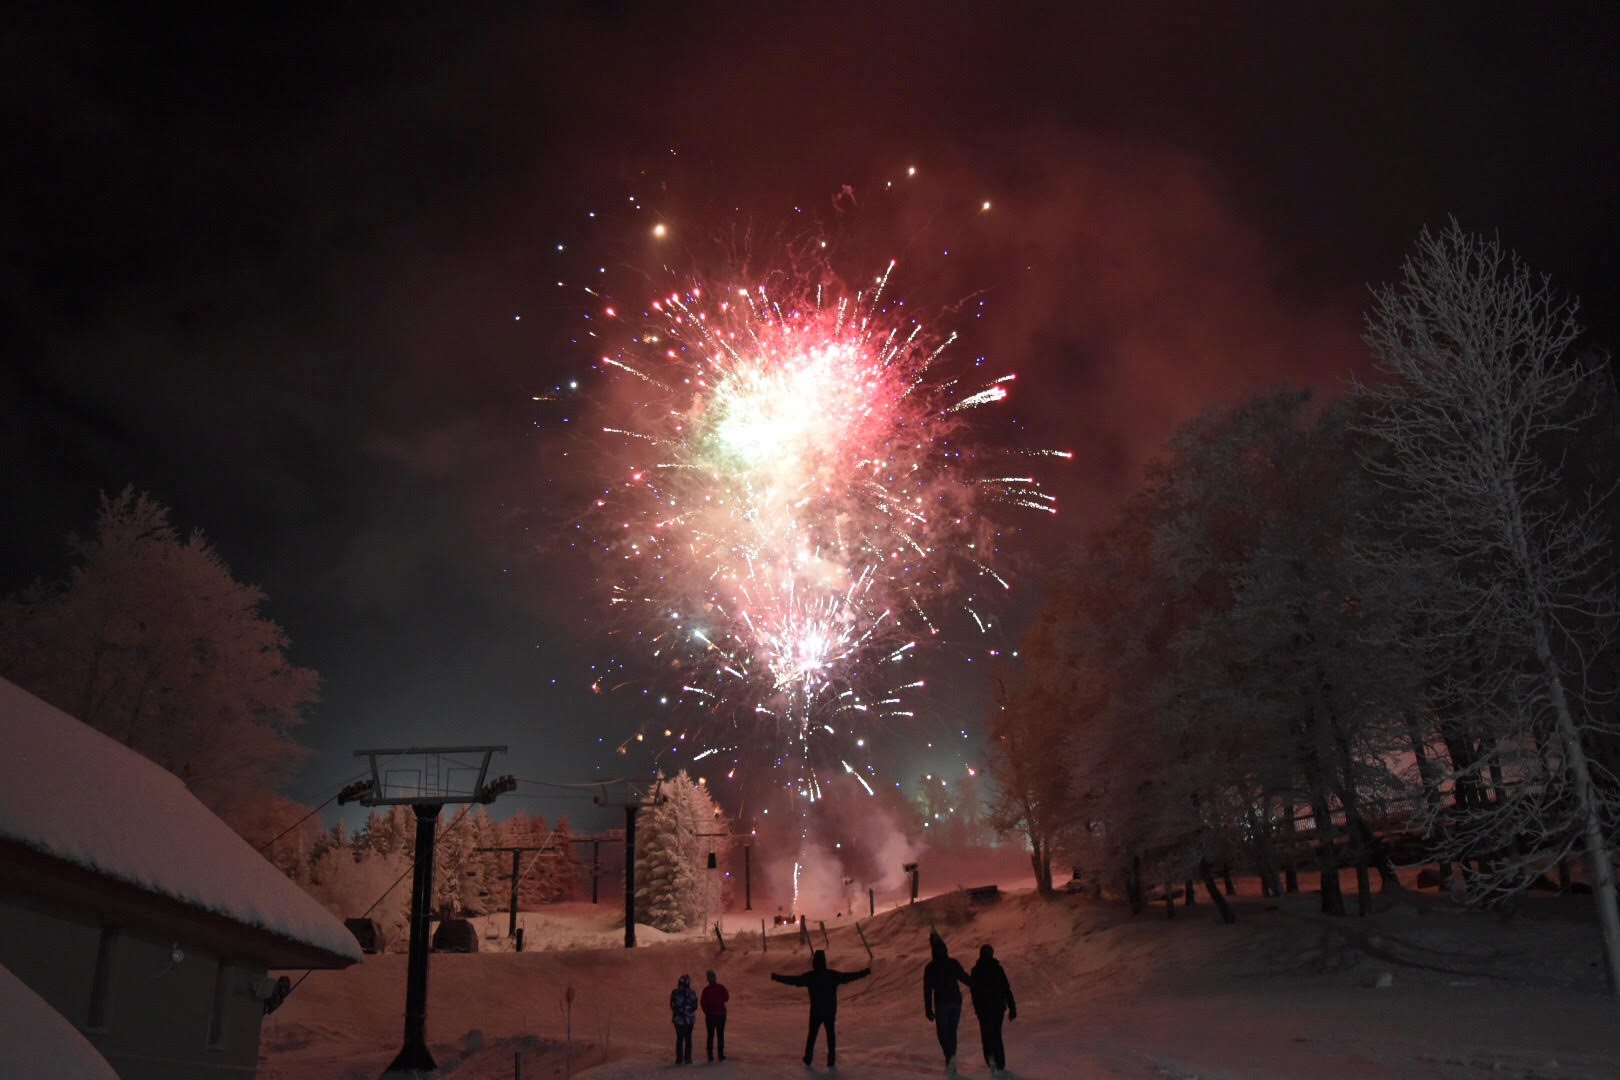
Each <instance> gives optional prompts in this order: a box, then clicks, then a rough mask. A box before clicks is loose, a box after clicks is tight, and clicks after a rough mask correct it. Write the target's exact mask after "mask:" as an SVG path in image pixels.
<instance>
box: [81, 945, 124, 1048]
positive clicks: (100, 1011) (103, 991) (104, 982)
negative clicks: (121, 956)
mask: <svg viewBox="0 0 1620 1080" xmlns="http://www.w3.org/2000/svg"><path fill="white" fill-rule="evenodd" d="M118 935H119V930H118V927H116V926H103V927H102V928H101V940H100V941H99V942H97V943H96V967H95V971H94V972H93V973H92V974H91V976H90V1010H89V1013H88V1015H86V1016H85V1019H84V1026H85V1027H87V1028H89V1029H90V1030H91V1031H105V1030H106V1029H107V1001H108V999H109V998H110V997H111V996H112V966H113V959H114V951H115V948H116V946H117V943H118Z"/></svg>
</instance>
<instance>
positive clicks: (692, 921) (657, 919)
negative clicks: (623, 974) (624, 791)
mask: <svg viewBox="0 0 1620 1080" xmlns="http://www.w3.org/2000/svg"><path fill="white" fill-rule="evenodd" d="M660 794H661V795H662V799H661V800H660V801H659V802H658V803H656V804H655V805H653V806H651V807H649V808H647V809H645V810H643V811H641V814H640V816H639V817H638V819H637V823H636V917H637V918H638V919H640V920H641V921H643V922H646V923H647V924H648V925H650V926H655V927H657V928H658V929H660V930H665V931H671V932H673V931H678V930H688V929H691V928H693V927H699V926H703V925H704V924H705V923H706V922H707V921H708V920H709V919H710V918H711V917H712V916H714V915H716V914H718V913H719V910H720V905H721V903H722V900H723V888H722V885H721V882H720V876H721V875H720V871H719V870H718V869H716V870H709V869H708V853H709V852H710V851H714V852H715V855H716V860H715V861H716V863H717V864H718V863H720V861H721V859H722V858H723V857H724V855H725V853H726V841H725V838H724V837H712V836H704V835H703V834H704V833H718V832H729V831H730V830H729V829H728V828H727V823H726V822H725V820H724V819H723V818H722V817H721V816H720V811H719V808H718V807H716V806H715V804H714V800H713V799H712V798H710V796H709V792H708V790H707V788H706V787H704V785H702V784H698V783H694V782H693V780H692V778H691V777H690V776H688V775H687V774H686V772H685V770H682V771H681V772H679V773H677V774H676V775H675V776H674V777H671V778H670V779H667V780H665V781H664V782H663V784H662V785H661V787H660Z"/></svg>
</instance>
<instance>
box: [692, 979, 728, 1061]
mask: <svg viewBox="0 0 1620 1080" xmlns="http://www.w3.org/2000/svg"><path fill="white" fill-rule="evenodd" d="M705 974H706V975H707V976H708V979H709V985H707V986H705V987H704V988H703V994H702V995H701V996H700V997H699V998H698V1002H699V1004H701V1005H702V1006H703V1029H704V1032H705V1034H707V1036H708V1043H707V1046H708V1054H709V1060H710V1061H713V1060H714V1052H715V1050H716V1049H719V1051H720V1060H721V1061H724V1060H726V1002H728V1001H730V1000H731V994H729V993H728V992H727V991H726V988H725V986H724V984H722V983H721V982H720V980H719V979H717V978H715V975H714V972H712V971H710V972H706V973H705Z"/></svg>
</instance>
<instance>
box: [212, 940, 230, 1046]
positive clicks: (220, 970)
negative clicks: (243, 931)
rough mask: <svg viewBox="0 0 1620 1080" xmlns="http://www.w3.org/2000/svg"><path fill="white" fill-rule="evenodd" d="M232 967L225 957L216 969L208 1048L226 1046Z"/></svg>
mask: <svg viewBox="0 0 1620 1080" xmlns="http://www.w3.org/2000/svg"><path fill="white" fill-rule="evenodd" d="M230 971H231V969H230V967H229V966H228V965H226V963H225V959H224V957H221V958H220V961H219V966H217V967H216V968H215V969H214V1004H213V1007H212V1008H211V1009H210V1010H209V1013H208V1046H209V1048H210V1049H213V1050H218V1049H219V1048H220V1047H222V1046H224V1045H225V994H226V990H227V988H228V987H229V985H230Z"/></svg>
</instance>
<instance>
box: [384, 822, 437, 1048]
mask: <svg viewBox="0 0 1620 1080" xmlns="http://www.w3.org/2000/svg"><path fill="white" fill-rule="evenodd" d="M441 808H442V804H440V803H417V804H416V807H415V809H416V865H415V867H414V868H413V870H412V874H411V951H410V957H409V959H408V960H407V961H406V967H405V1045H404V1046H402V1047H401V1048H400V1051H399V1056H398V1057H396V1058H394V1063H393V1064H392V1065H390V1066H389V1067H388V1071H389V1072H405V1073H412V1074H414V1073H416V1072H433V1071H434V1070H435V1069H437V1068H438V1066H437V1065H435V1064H434V1062H433V1055H432V1054H430V1053H428V1048H427V976H428V924H429V922H430V920H431V919H432V917H433V837H434V833H435V832H436V831H437V829H438V826H439V810H440V809H441Z"/></svg>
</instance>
